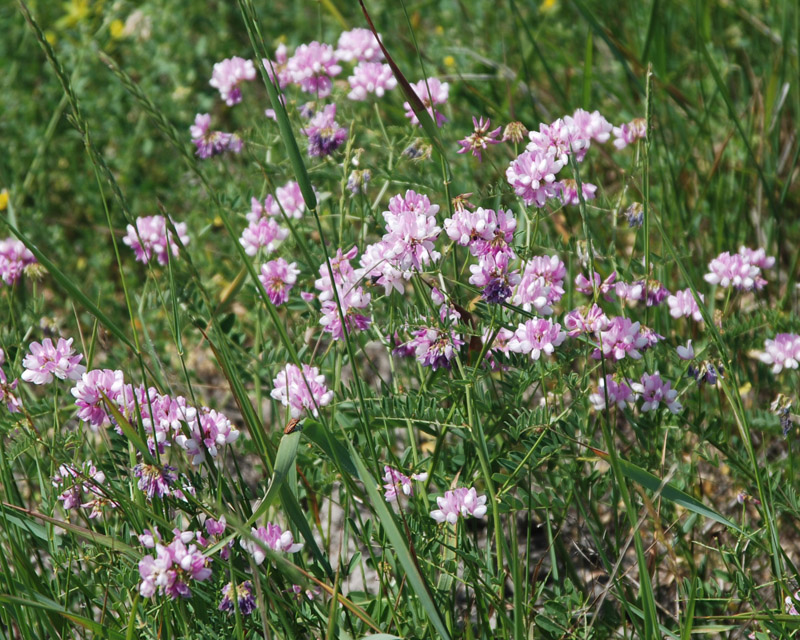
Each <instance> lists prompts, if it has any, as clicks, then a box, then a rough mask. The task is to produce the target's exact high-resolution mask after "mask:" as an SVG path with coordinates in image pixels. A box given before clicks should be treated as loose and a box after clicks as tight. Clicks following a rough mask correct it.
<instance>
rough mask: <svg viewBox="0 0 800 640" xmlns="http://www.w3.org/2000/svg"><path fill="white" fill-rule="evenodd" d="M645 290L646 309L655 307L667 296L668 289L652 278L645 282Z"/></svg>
mask: <svg viewBox="0 0 800 640" xmlns="http://www.w3.org/2000/svg"><path fill="white" fill-rule="evenodd" d="M645 290H646V292H647V306H648V307H657V306H658V305H660V304H661V303H662V302H664V300H666V299H667V297H668V296H669V289H667V288H666V287H665V286H664V285H663V284H661V283H660V282H659V281H658V280H655V279H653V278H649V279H648V280H647V282H646V287H645Z"/></svg>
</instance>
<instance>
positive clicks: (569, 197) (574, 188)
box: [556, 179, 597, 206]
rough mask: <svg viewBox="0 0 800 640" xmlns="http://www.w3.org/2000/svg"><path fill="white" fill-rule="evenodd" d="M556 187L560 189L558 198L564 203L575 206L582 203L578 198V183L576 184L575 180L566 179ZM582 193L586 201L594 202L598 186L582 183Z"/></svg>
mask: <svg viewBox="0 0 800 640" xmlns="http://www.w3.org/2000/svg"><path fill="white" fill-rule="evenodd" d="M556 186H557V187H558V189H559V195H558V197H559V198H561V202H562V203H564V204H569V205H573V206H578V205H579V204H580V203H581V199H580V197H578V183H577V182H575V180H571V179H564V180H561V181H560V182H557V183H556ZM581 193H582V194H583V199H584V201H586V202H588V201H589V200H594V198H595V194H596V193H597V186H596V185H593V184H590V183H588V182H583V183H581Z"/></svg>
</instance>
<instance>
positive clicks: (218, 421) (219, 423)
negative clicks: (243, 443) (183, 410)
mask: <svg viewBox="0 0 800 640" xmlns="http://www.w3.org/2000/svg"><path fill="white" fill-rule="evenodd" d="M188 427H189V435H188V436H186V435H185V434H184V433H179V434H178V435H177V436H175V442H176V444H177V445H178V446H180V447H182V448H183V449H184V450H185V451H186V453H187V454H188V455H190V456H192V464H193V465H199V464H200V463H201V462H203V461H204V460H205V459H206V452H208V454H209V455H210V456H211V457H212V458H216V457H217V456H218V454H219V451H218V448H221V447H224V446H225V445H226V444H231V443H233V442H235V441H236V439H237V438H238V437H239V431H238V429H236V427H234V426H233V424H232V423H231V421H230V420H229V419H228V418H227V417H226V416H224V415H223V414H221V413H219V412H217V411H215V410H214V409H209V408H208V407H201V408H200V410H199V411H197V414H196V419H195V420H193V421H192V422H191V423H189V424H188Z"/></svg>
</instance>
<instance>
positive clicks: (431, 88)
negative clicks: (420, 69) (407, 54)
mask: <svg viewBox="0 0 800 640" xmlns="http://www.w3.org/2000/svg"><path fill="white" fill-rule="evenodd" d="M411 88H412V89H413V90H414V93H416V94H417V96H418V97H419V99H420V100H421V101H422V104H423V105H424V106H425V109H426V110H427V111H428V113H429V114H430V116H431V118H433V120H434V122H435V123H436V126H437V127H441V126H442V125H443V124H444V123H445V122H447V118H446V117H445V116H444V114H443V113H442V112H441V111H439V110H438V109H436V110H434V107H435V105H440V104H445V103H446V102H447V98H448V96H449V94H450V85H449V84H447V83H446V82H441V81H440V80H439V79H438V78H428V79H427V81H426V80H425V79H422V80H420V81H419V82H417V83H416V84H412V85H411ZM403 109H405V110H406V118H408V119H409V120H411V124H415V125H419V119H418V118H417V114H415V113H414V110H413V109H412V108H411V104H410V103H408V102H404V103H403Z"/></svg>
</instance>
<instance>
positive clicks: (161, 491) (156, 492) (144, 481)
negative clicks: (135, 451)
mask: <svg viewBox="0 0 800 640" xmlns="http://www.w3.org/2000/svg"><path fill="white" fill-rule="evenodd" d="M175 471H176V469H175V467H171V466H170V465H168V464H165V465H164V466H163V467H158V466H156V465H153V464H145V463H143V462H140V463H139V464H137V465H136V466H135V467H134V468H133V476H134V477H135V478H139V482H138V483H137V485H136V486H138V487H139V489H140V490H141V491H143V492H144V494H145V495H146V496H147V499H148V500H152V499H153V497H158V498H163V497H164V496H169V495H171V494H172V486H173V485H174V484H175V483H176V482H177V481H178V475H177V474H176V473H175Z"/></svg>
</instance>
